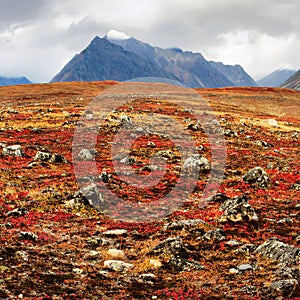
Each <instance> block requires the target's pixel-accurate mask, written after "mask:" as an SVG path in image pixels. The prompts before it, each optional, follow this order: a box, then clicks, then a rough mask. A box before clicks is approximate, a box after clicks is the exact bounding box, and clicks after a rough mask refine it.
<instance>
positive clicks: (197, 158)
mask: <svg viewBox="0 0 300 300" xmlns="http://www.w3.org/2000/svg"><path fill="white" fill-rule="evenodd" d="M183 168H184V169H188V170H191V169H194V168H199V169H200V171H210V169H211V165H210V162H209V160H208V159H206V158H205V157H203V156H201V155H200V154H195V155H192V156H191V157H189V158H187V159H186V160H185V162H184V164H183Z"/></svg>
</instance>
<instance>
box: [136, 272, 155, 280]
mask: <svg viewBox="0 0 300 300" xmlns="http://www.w3.org/2000/svg"><path fill="white" fill-rule="evenodd" d="M139 278H141V279H142V280H143V281H154V280H155V279H156V276H155V275H154V274H152V273H145V274H141V275H140V276H139Z"/></svg>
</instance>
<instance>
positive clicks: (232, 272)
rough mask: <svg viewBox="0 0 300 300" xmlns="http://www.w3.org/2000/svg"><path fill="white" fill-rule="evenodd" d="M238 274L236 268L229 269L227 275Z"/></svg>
mask: <svg viewBox="0 0 300 300" xmlns="http://www.w3.org/2000/svg"><path fill="white" fill-rule="evenodd" d="M238 272H239V270H237V269H236V268H230V269H229V273H230V274H233V275H234V274H238Z"/></svg>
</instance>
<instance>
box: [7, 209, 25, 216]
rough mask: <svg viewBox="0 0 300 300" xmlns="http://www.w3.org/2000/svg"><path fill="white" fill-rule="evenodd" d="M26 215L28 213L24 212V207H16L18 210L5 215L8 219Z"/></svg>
mask: <svg viewBox="0 0 300 300" xmlns="http://www.w3.org/2000/svg"><path fill="white" fill-rule="evenodd" d="M26 214H28V211H27V210H26V208H25V207H18V208H15V209H14V210H11V211H9V212H8V213H7V214H6V215H7V216H8V217H10V216H14V217H20V216H24V215H26Z"/></svg>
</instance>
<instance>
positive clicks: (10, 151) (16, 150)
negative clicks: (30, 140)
mask: <svg viewBox="0 0 300 300" xmlns="http://www.w3.org/2000/svg"><path fill="white" fill-rule="evenodd" d="M2 155H3V156H16V157H22V156H24V155H25V153H24V150H23V148H22V147H21V146H20V145H12V146H7V147H4V148H3V150H2Z"/></svg>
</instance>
